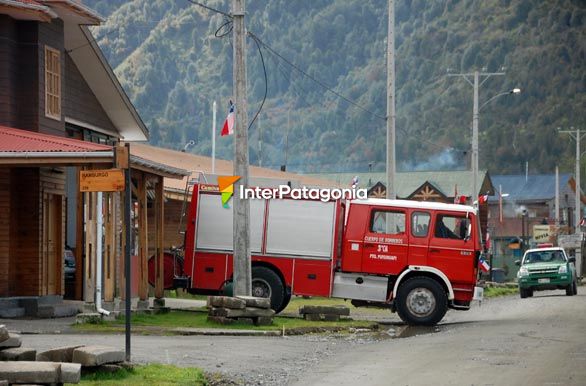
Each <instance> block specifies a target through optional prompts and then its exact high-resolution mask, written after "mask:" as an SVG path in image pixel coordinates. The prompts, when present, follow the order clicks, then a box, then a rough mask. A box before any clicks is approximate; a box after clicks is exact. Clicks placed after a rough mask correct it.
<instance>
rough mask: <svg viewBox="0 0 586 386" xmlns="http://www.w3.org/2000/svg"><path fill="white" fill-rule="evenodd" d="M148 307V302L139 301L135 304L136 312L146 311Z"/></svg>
mask: <svg viewBox="0 0 586 386" xmlns="http://www.w3.org/2000/svg"><path fill="white" fill-rule="evenodd" d="M149 305H150V304H149V301H148V300H139V301H138V303H136V310H137V311H139V310H148V309H149Z"/></svg>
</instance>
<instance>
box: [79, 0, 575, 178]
mask: <svg viewBox="0 0 586 386" xmlns="http://www.w3.org/2000/svg"><path fill="white" fill-rule="evenodd" d="M202 2H204V3H205V4H206V5H208V6H210V7H213V8H215V9H219V10H222V11H226V12H229V9H230V4H231V2H230V1H222V0H207V1H204V0H202ZM85 4H87V5H88V6H90V7H93V8H94V9H96V10H97V11H99V12H100V13H102V14H103V15H104V16H105V17H106V18H107V20H106V22H105V23H104V24H103V25H102V26H101V27H98V28H95V29H94V33H95V35H96V38H97V40H98V43H99V45H100V47H101V48H102V49H103V51H104V52H105V54H106V56H107V58H108V59H109V61H110V63H111V64H112V66H113V67H114V70H115V73H116V74H117V75H118V76H119V78H120V80H121V83H122V85H123V87H124V88H125V90H126V92H127V93H128V95H129V97H130V98H131V100H132V101H133V102H134V104H135V106H136V107H137V109H138V111H139V112H140V114H141V116H142V117H143V119H144V120H145V122H146V124H147V126H148V127H149V128H150V132H151V139H150V142H151V143H152V144H155V145H159V146H163V147H170V148H175V149H179V148H183V146H184V144H186V143H187V142H188V141H189V140H192V139H193V140H195V141H196V145H195V146H194V147H192V148H190V149H189V150H188V151H192V152H195V153H198V154H204V155H210V154H211V121H212V112H211V105H212V101H214V100H215V101H217V103H218V118H217V123H218V132H219V129H220V126H221V124H222V122H223V119H224V117H225V115H226V112H227V108H228V101H229V100H230V98H231V95H232V46H231V42H230V41H231V35H230V34H227V35H226V36H224V37H220V38H218V37H216V35H222V34H224V33H225V32H227V31H229V29H228V28H229V26H224V27H223V28H220V27H221V26H222V25H223V24H224V23H225V20H226V19H225V17H224V16H222V15H221V14H218V13H215V12H213V11H209V10H206V9H204V8H202V7H200V6H197V5H194V4H193V3H191V2H189V1H187V0H185V1H183V0H132V1H107V0H86V1H85ZM395 4H396V5H395V49H396V56H395V62H396V127H397V149H396V151H397V163H398V167H399V168H400V169H402V170H410V169H418V170H420V169H463V168H466V167H467V164H468V160H467V159H468V157H469V154H470V152H469V149H470V141H471V129H470V128H471V121H472V101H473V87H472V86H471V84H469V82H467V81H466V79H464V78H463V77H457V76H448V74H449V73H470V72H473V71H475V70H479V71H486V72H500V71H504V72H505V75H502V76H496V75H495V76H491V77H489V78H488V79H487V78H486V77H481V80H484V82H483V83H482V85H481V87H480V90H479V95H480V97H479V100H480V105H481V106H482V105H483V104H484V103H486V102H487V101H488V103H486V104H485V105H484V106H482V108H481V110H480V115H479V127H480V136H479V138H480V141H479V144H480V168H482V169H485V168H488V170H490V171H491V173H493V174H494V173H507V172H519V171H521V170H523V171H524V170H525V164H526V162H528V165H529V171H530V172H531V173H537V172H552V171H553V169H554V168H555V166H556V165H559V166H560V168H561V169H562V170H567V171H571V170H572V168H573V162H574V157H575V151H574V148H575V143H574V142H572V140H571V139H570V138H569V136H568V135H567V134H560V133H558V132H557V128H558V127H561V128H565V129H569V128H570V127H572V126H573V127H576V128H582V129H585V130H586V125H585V123H586V93H585V89H586V66H585V63H586V61H585V59H586V58H585V53H586V28H585V23H586V3H585V2H584V1H583V0H551V1H545V0H463V1H459V0H427V1H426V0H397V1H396V2H395ZM246 7H247V17H246V23H247V28H248V31H250V32H252V33H253V34H254V35H255V36H258V37H259V38H260V40H261V41H262V42H263V43H265V44H266V46H265V45H261V48H260V51H261V52H262V56H263V59H264V64H265V67H264V68H265V70H266V74H267V83H266V86H267V89H268V93H267V98H266V102H265V103H264V107H263V109H262V111H261V112H260V115H259V118H258V120H257V121H256V122H255V123H254V124H253V125H252V126H251V127H250V130H249V144H250V161H251V163H254V164H258V163H259V162H262V165H263V166H267V167H272V168H278V167H279V166H280V165H282V164H284V163H285V162H286V163H287V170H293V171H301V172H332V171H334V172H335V171H365V170H369V169H371V170H373V171H381V170H384V168H385V159H386V158H385V157H386V156H385V154H386V134H385V133H386V123H385V120H384V117H385V115H386V79H387V77H386V54H385V51H386V37H387V1H385V0H314V1H301V0H298V1H291V0H263V1H247V4H246ZM218 29H219V30H218ZM247 41H248V47H247V66H248V100H247V103H248V107H249V109H248V110H249V111H248V117H249V120H252V118H253V116H254V114H255V113H256V111H257V110H258V108H259V106H260V104H261V102H262V100H263V95H264V91H265V78H264V75H263V74H264V72H263V64H262V62H261V56H260V54H259V48H258V47H257V45H256V44H255V42H254V40H253V39H251V38H250V37H249V38H248V39H247ZM267 46H268V47H270V48H271V50H269V49H268V48H267ZM277 54H278V55H280V56H277ZM288 62H289V63H288ZM291 64H292V65H294V66H295V68H297V69H299V70H301V71H303V72H304V73H305V74H307V75H308V76H307V75H304V74H302V72H300V71H298V70H297V69H295V68H294V67H293V66H292V65H291ZM311 78H313V80H312V79H311ZM315 80H318V81H319V83H317V82H316V81H315ZM468 80H471V78H470V77H468ZM323 86H327V88H328V89H330V90H333V91H335V93H337V94H338V95H336V94H335V93H333V92H331V91H328V89H326V88H325V87H323ZM514 87H520V88H521V89H522V93H521V94H514V95H508V94H507V95H502V96H500V97H497V98H495V99H493V100H490V99H491V98H492V97H493V96H496V95H498V94H500V93H503V92H506V91H508V90H511V89H512V88H514ZM339 95H342V96H344V97H345V98H341V97H340V96H339ZM348 100H350V101H351V102H352V103H350V102H348ZM489 100H490V101H489ZM259 138H262V158H261V159H259V147H260V144H259ZM216 143H217V153H216V154H218V156H219V157H221V158H226V159H231V158H232V138H226V137H223V138H220V137H219V136H218V137H217V138H216Z"/></svg>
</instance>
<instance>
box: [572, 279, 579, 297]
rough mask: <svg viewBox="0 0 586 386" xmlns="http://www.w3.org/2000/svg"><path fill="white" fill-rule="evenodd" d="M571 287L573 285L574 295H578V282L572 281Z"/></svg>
mask: <svg viewBox="0 0 586 386" xmlns="http://www.w3.org/2000/svg"><path fill="white" fill-rule="evenodd" d="M573 287H574V295H578V283H577V282H576V281H574V284H573Z"/></svg>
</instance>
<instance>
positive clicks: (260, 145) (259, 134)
mask: <svg viewBox="0 0 586 386" xmlns="http://www.w3.org/2000/svg"><path fill="white" fill-rule="evenodd" d="M258 167H260V168H262V126H261V124H260V114H259V115H258Z"/></svg>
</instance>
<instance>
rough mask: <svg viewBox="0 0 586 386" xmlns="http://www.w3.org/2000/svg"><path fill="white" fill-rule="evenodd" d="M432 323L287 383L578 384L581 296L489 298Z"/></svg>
mask: <svg viewBox="0 0 586 386" xmlns="http://www.w3.org/2000/svg"><path fill="white" fill-rule="evenodd" d="M580 290H582V291H584V288H583V287H582V288H581V289H580ZM487 303H488V304H487ZM450 321H451V323H450ZM440 329H441V331H440V332H439V333H434V334H428V335H422V336H416V337H411V338H407V339H396V340H392V341H390V342H377V343H373V344H370V345H367V346H362V347H356V348H354V349H353V350H351V351H347V352H342V353H339V354H338V355H336V356H334V357H330V358H327V359H325V360H324V361H322V362H321V363H320V364H319V365H318V366H316V367H315V368H313V369H312V370H311V371H309V372H305V373H304V374H302V376H301V377H299V379H298V380H297V381H296V382H293V383H292V384H294V385H304V386H305V385H323V386H327V385H391V384H392V385H586V295H585V294H582V295H579V296H573V297H566V296H565V295H563V292H560V291H557V292H548V293H543V294H539V293H537V295H536V296H535V297H534V298H530V299H519V298H517V297H508V298H503V299H496V300H493V301H491V302H486V303H485V304H483V305H482V306H481V307H480V308H475V309H474V310H471V311H468V312H461V313H451V314H450V315H449V318H448V323H445V324H443V325H442V326H441V327H440Z"/></svg>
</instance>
